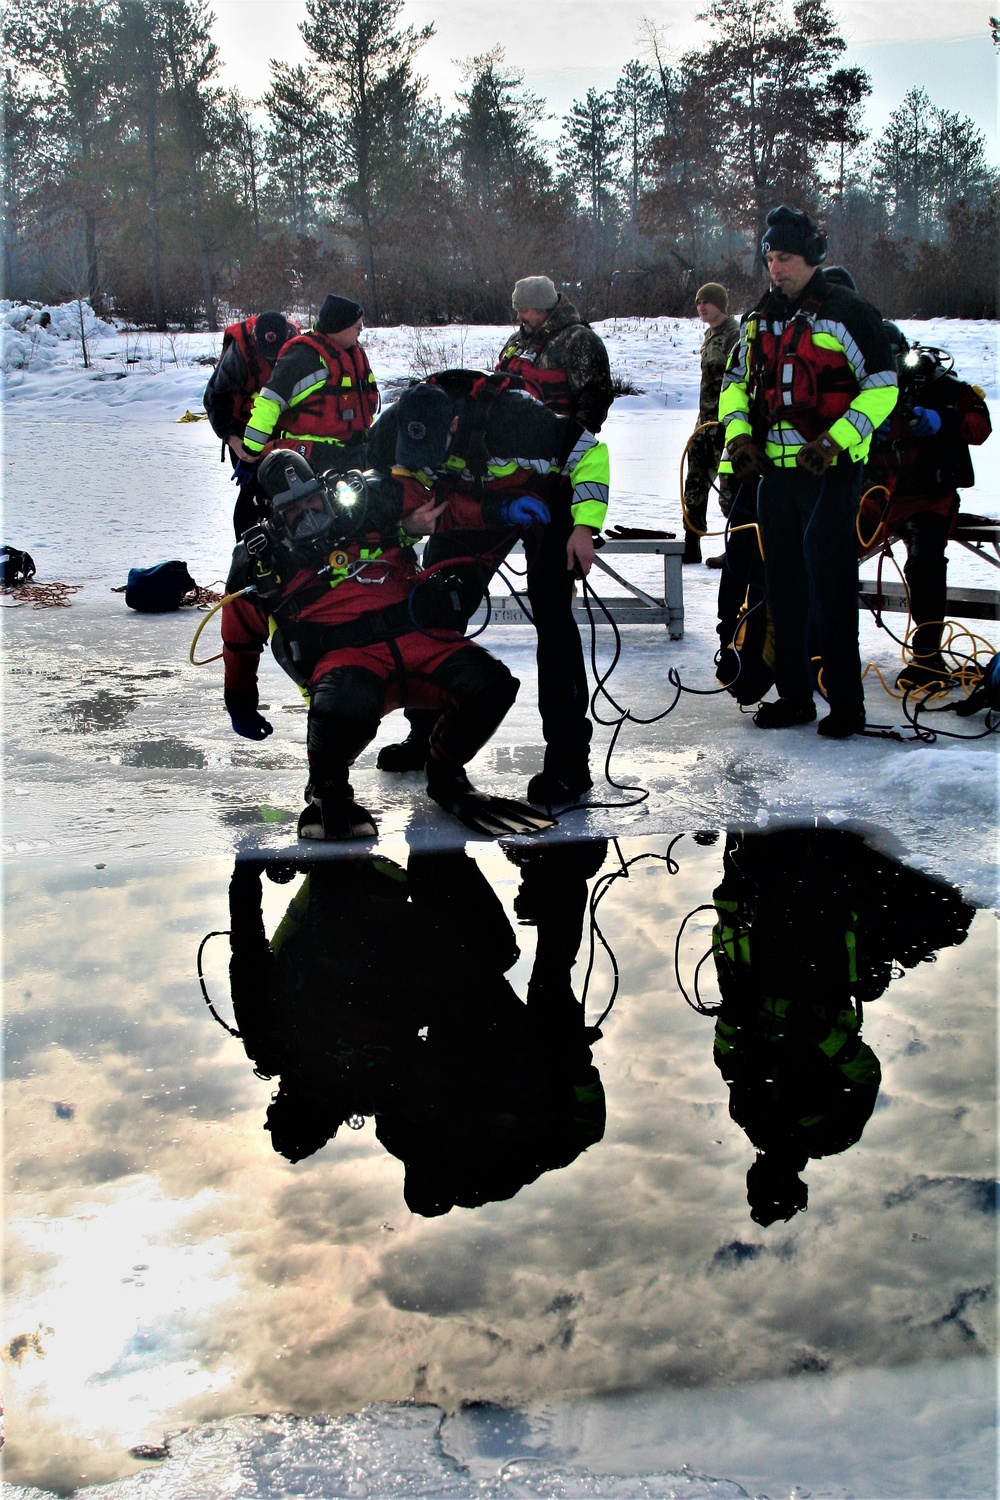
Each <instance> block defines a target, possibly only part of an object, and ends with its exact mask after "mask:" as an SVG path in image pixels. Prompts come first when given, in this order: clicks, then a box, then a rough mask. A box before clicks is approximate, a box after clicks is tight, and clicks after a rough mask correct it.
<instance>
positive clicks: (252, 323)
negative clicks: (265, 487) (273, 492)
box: [202, 315, 298, 540]
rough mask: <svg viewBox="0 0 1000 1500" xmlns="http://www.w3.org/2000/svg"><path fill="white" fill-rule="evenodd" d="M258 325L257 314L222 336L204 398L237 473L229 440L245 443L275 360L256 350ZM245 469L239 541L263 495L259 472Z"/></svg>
mask: <svg viewBox="0 0 1000 1500" xmlns="http://www.w3.org/2000/svg"><path fill="white" fill-rule="evenodd" d="M256 324H257V318H256V315H254V316H252V317H249V318H243V319H241V321H240V322H238V323H230V325H229V327H228V328H227V329H226V330H225V332H224V334H223V335H222V355H221V357H220V359H219V363H218V364H217V365H216V367H215V369H214V370H213V371H212V376H211V379H210V380H209V382H208V385H207V386H206V387H205V394H204V396H203V398H202V400H203V402H204V406H205V412H206V414H207V416H208V420H209V422H210V424H211V427H212V431H213V432H214V433H215V435H216V437H219V438H221V439H222V459H223V461H225V459H226V457H227V455H228V457H229V460H230V462H231V463H232V466H233V469H234V470H236V471H240V465H241V460H239V459H237V457H236V455H235V454H234V453H233V451H232V449H231V448H230V447H229V439H230V438H233V437H236V438H239V439H240V440H241V441H242V439H243V435H244V433H245V432H246V426H247V422H248V420H249V418H250V411H251V408H252V407H253V400H254V397H255V396H256V394H257V392H258V391H259V390H260V389H261V388H262V387H263V386H264V385H266V384H267V381H268V379H269V377H270V374H271V371H272V370H273V368H274V364H275V361H272V360H269V359H265V358H264V356H263V355H262V354H261V353H260V351H259V350H258V348H257V343H256V340H255V338H254V328H255V327H256ZM288 326H289V328H290V329H291V330H292V331H293V332H294V333H297V332H298V328H297V326H296V324H294V323H292V322H291V320H288ZM242 468H243V470H244V471H246V472H245V473H243V474H242V477H241V478H240V479H239V494H238V496H237V499H236V508H235V510H234V511H233V528H234V530H235V532H236V536H237V540H238V539H239V538H240V537H241V536H242V535H243V533H244V531H246V529H247V527H248V526H252V525H253V524H254V522H255V521H258V520H260V510H259V507H258V504H257V501H258V499H259V498H260V497H261V492H260V490H258V488H257V475H256V471H255V470H254V471H250V469H249V466H248V465H247V464H243V466H242Z"/></svg>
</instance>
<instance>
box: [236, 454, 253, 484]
mask: <svg viewBox="0 0 1000 1500" xmlns="http://www.w3.org/2000/svg"><path fill="white" fill-rule="evenodd" d="M256 477H257V465H256V464H248V463H247V462H246V460H245V459H242V458H238V459H237V460H236V467H235V469H234V470H233V484H238V485H239V487H240V489H242V488H243V486H244V485H245V484H252V483H253V481H254V479H256Z"/></svg>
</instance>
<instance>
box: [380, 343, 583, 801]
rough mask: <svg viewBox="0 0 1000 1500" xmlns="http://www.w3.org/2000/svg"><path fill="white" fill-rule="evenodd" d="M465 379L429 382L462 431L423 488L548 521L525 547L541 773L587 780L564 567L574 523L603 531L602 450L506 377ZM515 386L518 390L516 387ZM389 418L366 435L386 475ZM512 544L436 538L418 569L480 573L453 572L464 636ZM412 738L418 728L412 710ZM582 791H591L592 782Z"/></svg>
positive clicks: (507, 535)
mask: <svg viewBox="0 0 1000 1500" xmlns="http://www.w3.org/2000/svg"><path fill="white" fill-rule="evenodd" d="M474 374H475V372H470V371H445V372H443V373H442V374H441V375H439V376H431V377H430V379H431V383H437V384H440V385H441V386H442V387H443V389H445V390H446V391H447V393H448V395H449V396H451V398H452V400H453V402H454V405H455V410H456V414H457V416H458V426H457V428H456V430H455V433H454V436H453V437H452V440H451V446H450V448H449V452H448V457H447V460H446V462H445V466H444V468H443V469H441V470H439V471H438V472H437V473H435V474H434V475H433V476H430V479H429V482H430V483H432V485H433V490H434V493H435V494H436V495H437V496H438V497H439V498H443V497H444V496H445V495H451V496H460V497H463V498H465V499H466V500H468V499H472V498H474V497H475V496H477V495H485V496H488V497H490V498H496V499H501V498H503V497H513V496H518V495H525V494H529V495H536V496H538V497H539V498H540V499H543V500H544V501H545V502H546V504H547V505H548V507H549V510H550V512H551V521H550V523H549V524H548V525H547V526H544V527H541V528H536V529H535V530H534V531H532V532H531V533H530V534H529V535H528V536H527V537H526V538H525V539H524V546H525V553H526V557H527V564H528V569H527V587H526V592H527V596H528V601H529V606H530V609H531V614H532V618H533V620H534V625H535V630H536V631H537V635H538V646H537V662H538V708H539V713H540V714H541V719H542V734H543V736H544V739H545V747H546V749H545V769H546V771H549V772H551V773H552V774H553V775H556V776H565V775H566V774H567V773H569V774H570V775H572V776H576V775H577V774H578V772H580V771H581V770H582V771H583V772H584V774H586V767H587V755H588V747H589V745H590V740H591V736H592V734H593V725H592V724H591V722H590V719H589V718H588V716H587V706H588V702H589V687H588V683H587V672H586V667H585V664H584V659H583V649H582V645H581V641H580V632H579V629H578V627H577V624H576V621H575V620H574V618H573V612H572V596H573V575H572V573H571V572H570V571H569V569H568V568H567V566H566V544H567V541H568V539H569V536H570V533H571V531H572V530H573V527H574V525H577V524H585V525H591V526H592V527H593V529H594V530H596V531H599V530H600V528H601V526H602V525H603V522H604V515H605V512H606V508H607V499H608V485H607V450H606V448H605V446H604V444H603V443H599V442H598V440H597V439H596V438H595V437H594V436H593V435H592V433H590V432H589V431H588V430H587V429H586V428H585V427H584V426H583V424H582V423H580V422H578V421H576V420H574V419H573V418H572V417H564V416H559V415H558V414H557V413H556V412H554V411H551V410H549V409H548V407H546V406H543V405H542V403H541V402H540V401H536V400H534V399H533V398H532V397H531V396H530V395H529V394H528V393H527V392H526V391H524V390H521V389H520V388H519V386H520V382H519V381H518V380H517V378H516V377H515V378H514V382H511V383H510V384H507V385H506V386H505V384H504V382H506V381H508V380H509V379H510V377H508V376H506V375H505V374H495V375H493V376H490V377H489V378H488V379H487V378H485V377H483V376H482V375H478V376H475V378H473V376H474ZM515 382H516V384H515ZM396 434H397V423H396V409H395V406H390V407H388V408H387V409H386V410H385V411H383V413H382V414H381V416H380V417H379V418H378V420H377V421H376V422H375V424H374V426H373V427H372V429H371V432H370V433H369V439H368V442H369V450H368V451H369V457H370V462H371V464H372V466H373V467H374V468H376V469H384V470H388V469H391V467H392V465H393V463H394V462H395V452H396ZM515 540H516V533H513V532H511V531H502V530H500V529H486V530H481V531H479V532H476V533H471V534H470V533H469V532H463V531H458V530H456V531H449V532H448V533H447V534H440V533H435V535H434V536H432V537H431V538H430V541H429V542H428V544H427V550H426V551H425V553H424V563H425V565H430V564H434V563H439V562H442V561H444V560H445V559H447V558H449V557H457V556H463V557H467V556H469V555H475V556H476V557H477V558H478V559H479V561H478V564H477V565H474V566H472V565H465V566H463V567H462V568H461V570H460V578H461V585H462V587H461V615H460V619H459V621H458V624H459V628H460V629H461V630H464V629H465V628H466V626H467V625H468V622H469V619H470V618H471V616H472V615H473V614H474V613H475V611H476V609H477V608H478V606H479V604H480V603H481V601H482V599H483V597H484V596H485V595H486V594H487V592H488V590H489V582H490V579H491V577H492V576H493V574H494V573H495V571H496V569H497V568H498V567H499V565H500V563H501V562H502V561H503V559H504V557H505V556H506V555H507V553H508V552H509V551H510V548H511V547H512V546H513V544H514V542H515ZM407 718H408V719H409V720H410V722H411V724H412V725H413V727H414V730H419V727H420V723H421V721H420V720H419V719H418V718H417V716H416V715H415V714H413V713H408V714H407ZM588 784H589V783H588Z"/></svg>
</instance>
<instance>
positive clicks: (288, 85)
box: [262, 62, 333, 235]
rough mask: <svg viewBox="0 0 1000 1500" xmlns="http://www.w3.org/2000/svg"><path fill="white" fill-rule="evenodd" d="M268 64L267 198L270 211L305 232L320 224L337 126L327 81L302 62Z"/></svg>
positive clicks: (266, 102) (299, 230)
mask: <svg viewBox="0 0 1000 1500" xmlns="http://www.w3.org/2000/svg"><path fill="white" fill-rule="evenodd" d="M270 66H271V84H270V87H269V88H268V90H267V92H266V93H265V95H264V98H263V100H262V103H263V105H264V108H265V109H266V111H267V115H268V119H269V121H270V129H269V131H268V134H267V138H266V141H265V152H266V158H267V187H266V190H265V197H266V200H267V203H268V207H269V208H270V210H271V212H272V213H273V214H275V216H276V217H277V218H278V219H279V220H281V221H282V222H283V223H285V224H287V225H288V226H289V228H291V229H292V230H294V232H295V233H296V234H297V235H303V234H307V233H309V232H310V231H313V230H315V228H316V226H317V222H318V198H319V193H320V183H321V182H322V181H323V180H324V178H325V179H327V180H328V181H329V179H330V176H331V174H332V171H333V166H332V162H331V156H330V148H329V139H330V134H331V131H332V128H333V126H332V121H331V119H330V115H329V113H328V111H327V110H326V109H325V107H324V104H323V99H324V92H325V91H324V87H323V84H322V83H321V82H320V81H319V80H318V79H317V78H316V76H315V74H314V72H313V70H312V69H310V68H307V67H305V66H303V64H302V63H296V64H295V65H294V66H293V65H292V64H291V63H281V62H272V63H271V65H270Z"/></svg>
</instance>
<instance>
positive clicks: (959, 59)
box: [213, 0, 1000, 161]
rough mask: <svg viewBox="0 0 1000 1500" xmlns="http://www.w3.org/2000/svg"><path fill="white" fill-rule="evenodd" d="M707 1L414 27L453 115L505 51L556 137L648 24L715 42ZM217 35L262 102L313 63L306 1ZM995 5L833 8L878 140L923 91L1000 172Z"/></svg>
mask: <svg viewBox="0 0 1000 1500" xmlns="http://www.w3.org/2000/svg"><path fill="white" fill-rule="evenodd" d="M701 8H702V6H701V4H700V3H699V0H614V3H610V0H548V3H547V4H545V5H544V6H541V5H539V4H538V3H537V0H504V4H503V5H502V6H496V7H489V8H487V7H485V6H483V5H482V4H481V3H480V0H406V3H405V4H404V7H403V11H404V17H405V20H406V21H407V22H409V23H410V24H412V25H413V26H416V27H420V26H424V25H426V24H427V23H429V22H433V24H434V27H435V30H436V35H435V36H434V37H432V38H431V40H430V41H429V42H428V43H427V44H426V45H425V47H424V48H423V50H422V51H421V53H420V63H419V66H420V70H421V72H422V73H423V74H424V75H425V76H426V77H427V79H428V81H429V85H430V91H431V93H432V94H438V95H440V97H441V99H442V100H443V102H444V103H445V104H446V105H449V104H450V103H451V102H452V100H453V98H454V92H455V89H456V88H458V87H461V73H460V69H459V67H458V62H459V61H460V60H461V59H463V58H467V57H471V56H473V55H475V54H477V53H483V52H487V51H489V50H490V48H492V47H493V46H495V45H497V44H500V45H501V46H503V47H504V48H505V49H506V52H507V57H508V59H509V61H510V62H511V63H513V64H514V65H515V66H516V67H518V68H520V69H521V70H522V71H523V72H524V75H525V81H526V82H527V83H528V85H529V86H530V87H531V88H532V89H534V91H535V92H536V93H538V94H541V95H542V96H543V97H544V98H546V99H547V100H548V103H549V106H550V109H551V111H552V115H553V116H554V118H553V119H552V120H551V121H550V122H549V125H548V127H547V132H546V133H547V134H549V135H551V136H553V137H554V136H555V135H557V134H558V131H559V126H560V123H561V119H562V116H563V115H564V114H566V113H567V112H568V110H569V109H570V106H571V105H572V103H573V100H574V99H577V98H582V97H583V96H584V95H585V93H586V91H587V89H588V88H591V87H593V88H598V89H607V88H611V87H612V86H613V85H614V83H615V81H616V79H617V78H618V76H619V74H620V72H621V69H622V67H623V65H624V64H625V63H626V62H628V60H629V59H630V58H633V57H639V56H641V55H642V45H643V43H642V36H641V31H642V23H643V20H644V18H646V17H650V18H652V19H653V20H655V22H656V23H657V24H658V25H659V26H661V27H662V28H663V34H664V40H665V42H666V45H667V47H668V49H669V50H670V51H672V52H674V53H680V52H683V51H685V50H686V49H687V48H689V47H691V46H695V45H698V44H699V43H700V42H702V41H703V40H704V39H705V38H706V37H707V36H708V34H709V30H708V27H707V26H706V25H705V24H704V23H703V22H698V21H696V20H695V19H694V18H695V15H696V14H697V12H698V11H699V10H700V9H701ZM213 9H214V10H215V12H216V16H217V20H216V25H215V36H216V38H217V40H218V42H219V45H220V47H221V50H222V56H223V61H224V74H223V77H224V81H225V82H226V83H230V84H235V85H237V86H238V87H239V88H240V90H241V91H242V92H243V93H244V94H246V95H248V96H249V97H251V98H254V97H256V96H258V95H259V94H261V93H262V92H263V90H264V89H265V88H266V87H267V83H268V61H269V59H271V58H278V59H281V60H284V61H290V62H297V61H301V60H303V59H304V58H305V56H306V49H305V46H304V44H303V42H302V38H301V36H300V34H299V30H298V23H299V21H301V20H302V18H303V17H304V15H305V0H213ZM988 9H989V7H988V6H987V4H986V3H985V0H949V3H948V4H944V3H943V0H910V3H903V0H883V3H881V4H879V5H878V6H874V5H871V4H870V3H869V0H841V3H840V4H835V5H834V6H833V11H834V14H835V15H836V16H837V18H838V20H839V23H840V26H841V30H842V34H843V36H844V37H845V39H846V40H847V42H848V44H849V53H848V55H847V57H846V58H845V59H844V61H845V62H847V63H858V64H860V65H861V66H862V67H864V68H865V69H867V71H868V72H869V74H870V75H871V78H872V83H873V86H874V97H873V99H872V100H871V101H870V103H869V110H868V123H869V126H870V128H871V129H873V130H877V129H879V128H880V127H881V125H883V124H884V122H885V120H886V119H887V118H888V116H889V114H890V113H891V111H892V110H893V109H894V108H895V107H896V105H898V104H899V102H900V101H901V100H902V98H903V95H904V94H905V93H906V90H907V89H908V88H909V87H911V86H912V85H914V84H918V85H921V86H922V87H923V88H925V89H926V90H927V92H928V93H929V94H930V96H931V98H932V99H933V101H934V103H935V104H938V105H940V106H942V107H943V108H946V109H950V110H957V111H959V112H961V113H963V114H968V115H970V116H971V117H972V118H973V119H974V120H975V122H976V124H977V125H978V126H979V128H980V129H981V130H982V131H983V132H984V134H985V135H986V138H987V143H988V147H989V151H990V154H991V156H992V158H993V160H994V161H1000V137H998V124H997V102H998V90H997V65H998V62H1000V58H998V55H997V53H996V52H995V51H994V49H993V47H992V45H991V43H990V40H989V35H988V30H987V13H988Z"/></svg>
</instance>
